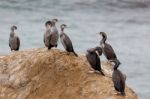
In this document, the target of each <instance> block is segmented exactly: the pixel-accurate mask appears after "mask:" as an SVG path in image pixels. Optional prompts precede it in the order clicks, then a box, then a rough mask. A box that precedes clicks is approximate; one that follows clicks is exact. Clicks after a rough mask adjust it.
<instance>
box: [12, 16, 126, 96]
mask: <svg viewBox="0 0 150 99" xmlns="http://www.w3.org/2000/svg"><path fill="white" fill-rule="evenodd" d="M56 22H58V19H52V20H51V21H47V22H46V23H45V27H46V30H45V33H44V38H43V41H44V44H45V47H47V49H48V50H50V49H51V48H53V47H55V48H56V47H57V46H58V39H59V38H60V41H61V43H62V45H63V47H64V49H65V50H66V51H67V52H68V53H70V52H71V53H73V54H74V55H75V56H78V55H77V53H76V52H75V51H74V48H73V45H72V41H71V40H70V38H69V36H68V35H67V34H66V33H65V32H64V29H65V28H67V25H65V24H62V25H61V26H60V34H59V32H58V29H57V27H56V26H55V24H56ZM15 30H17V26H14V25H13V26H12V27H11V32H10V37H9V47H10V49H11V51H18V50H19V47H20V39H19V37H18V36H17V35H16V32H15ZM99 34H100V35H101V36H102V40H101V41H100V46H97V47H95V48H90V49H88V50H87V53H86V58H87V61H88V62H89V64H90V66H91V67H92V69H93V70H94V71H96V72H99V73H100V74H102V75H103V76H105V73H104V72H103V70H102V68H101V60H100V57H99V56H101V55H102V54H104V55H105V57H106V58H107V60H108V61H109V62H111V63H114V64H113V74H112V81H113V84H114V88H115V90H116V91H118V92H120V93H121V95H123V96H124V95H125V80H126V76H125V75H124V74H123V73H122V72H121V71H120V70H119V69H118V67H119V65H120V64H121V63H120V61H119V60H118V59H117V56H116V54H115V52H114V50H113V48H112V47H111V45H110V44H108V43H106V40H107V35H106V33H105V32H100V33H99Z"/></svg>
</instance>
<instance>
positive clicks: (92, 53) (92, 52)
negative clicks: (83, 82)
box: [86, 47, 104, 75]
mask: <svg viewBox="0 0 150 99" xmlns="http://www.w3.org/2000/svg"><path fill="white" fill-rule="evenodd" d="M96 51H97V52H96ZM101 54H102V49H101V48H100V47H96V48H91V49H88V50H87V53H86V58H87V60H88V62H89V64H90V65H91V67H92V68H93V69H94V70H97V71H99V72H100V73H101V74H102V75H104V73H103V72H102V69H101V61H100V58H99V56H100V55H101Z"/></svg>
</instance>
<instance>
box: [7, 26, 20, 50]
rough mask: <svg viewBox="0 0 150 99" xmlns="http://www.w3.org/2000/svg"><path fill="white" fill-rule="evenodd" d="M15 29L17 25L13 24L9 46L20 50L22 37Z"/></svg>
mask: <svg viewBox="0 0 150 99" xmlns="http://www.w3.org/2000/svg"><path fill="white" fill-rule="evenodd" d="M15 30H17V26H15V25H13V26H11V32H10V37H9V47H10V49H11V51H19V47H20V39H19V37H18V36H17V35H16V33H15Z"/></svg>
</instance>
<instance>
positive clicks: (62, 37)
mask: <svg viewBox="0 0 150 99" xmlns="http://www.w3.org/2000/svg"><path fill="white" fill-rule="evenodd" d="M66 27H67V25H65V24H62V25H61V26H60V28H61V33H60V40H61V43H62V45H63V47H64V48H65V49H66V51H67V52H72V53H74V55H75V56H78V55H77V54H76V53H75V51H74V49H73V45H72V42H71V40H70V38H69V37H68V36H67V35H66V34H65V33H64V28H66Z"/></svg>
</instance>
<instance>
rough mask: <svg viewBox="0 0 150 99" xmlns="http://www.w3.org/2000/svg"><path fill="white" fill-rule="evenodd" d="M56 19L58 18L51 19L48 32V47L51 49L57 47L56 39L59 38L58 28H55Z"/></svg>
mask: <svg viewBox="0 0 150 99" xmlns="http://www.w3.org/2000/svg"><path fill="white" fill-rule="evenodd" d="M57 21H58V19H53V20H52V21H51V23H52V25H51V33H50V45H49V46H48V49H51V48H52V47H57V43H58V39H59V33H58V29H57V28H56V26H55V24H56V22H57Z"/></svg>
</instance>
